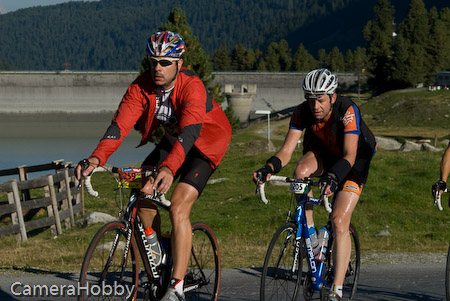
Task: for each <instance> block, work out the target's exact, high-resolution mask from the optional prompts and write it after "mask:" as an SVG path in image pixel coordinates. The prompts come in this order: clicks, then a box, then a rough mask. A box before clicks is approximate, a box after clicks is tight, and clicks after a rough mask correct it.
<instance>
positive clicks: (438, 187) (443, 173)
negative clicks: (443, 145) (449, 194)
mask: <svg viewBox="0 0 450 301" xmlns="http://www.w3.org/2000/svg"><path fill="white" fill-rule="evenodd" d="M449 173H450V142H449V144H448V146H447V149H446V150H445V152H444V155H443V156H442V160H441V170H440V177H439V180H438V181H437V182H436V183H434V184H433V186H431V192H432V194H433V198H434V197H435V194H436V192H439V195H441V194H442V193H443V192H444V189H445V188H447V179H448V175H449ZM448 205H449V207H450V200H449V204H448Z"/></svg>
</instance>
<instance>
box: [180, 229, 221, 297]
mask: <svg viewBox="0 0 450 301" xmlns="http://www.w3.org/2000/svg"><path fill="white" fill-rule="evenodd" d="M220 272H221V267H220V253H219V245H218V243H217V239H216V237H215V236H214V233H213V232H212V230H211V228H209V227H208V226H207V225H206V224H203V223H200V222H197V223H193V224H192V251H191V258H190V259H189V266H188V269H187V273H186V277H185V278H184V292H185V296H186V300H213V301H216V300H217V298H218V296H219V288H220Z"/></svg>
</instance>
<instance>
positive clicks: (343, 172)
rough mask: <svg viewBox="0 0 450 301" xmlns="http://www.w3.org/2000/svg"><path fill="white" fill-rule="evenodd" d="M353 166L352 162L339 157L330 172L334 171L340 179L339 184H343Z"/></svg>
mask: <svg viewBox="0 0 450 301" xmlns="http://www.w3.org/2000/svg"><path fill="white" fill-rule="evenodd" d="M351 169H352V166H351V165H350V162H348V161H347V160H345V159H339V160H338V161H337V162H336V164H334V165H333V167H331V168H330V170H329V172H331V173H334V174H335V175H336V177H337V179H338V182H339V184H342V182H343V181H344V179H345V177H346V176H347V175H348V173H349V172H350V170H351Z"/></svg>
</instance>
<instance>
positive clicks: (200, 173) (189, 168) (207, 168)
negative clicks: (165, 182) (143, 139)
mask: <svg viewBox="0 0 450 301" xmlns="http://www.w3.org/2000/svg"><path fill="white" fill-rule="evenodd" d="M171 149H172V145H171V144H170V142H169V140H167V138H165V137H164V138H163V139H162V140H161V142H160V143H158V144H157V145H156V147H155V149H154V150H153V151H152V152H151V153H150V154H149V155H148V156H147V158H145V160H144V162H143V163H142V166H144V165H146V166H159V165H160V164H161V163H162V162H163V161H164V160H165V159H166V157H167V156H168V155H169V152H170V150H171ZM214 170H215V169H214V167H213V166H212V165H211V162H210V161H209V160H208V159H206V158H205V156H203V155H202V153H201V152H200V151H199V150H198V149H197V148H196V147H195V146H193V147H192V148H191V150H190V151H189V152H188V154H187V155H186V158H185V160H184V163H183V164H182V165H181V167H180V168H179V169H178V171H177V173H176V175H175V178H178V177H179V178H180V180H179V182H183V183H186V184H189V185H191V186H193V187H194V188H195V189H197V191H198V195H199V196H200V194H201V193H202V191H203V189H204V188H205V186H206V183H207V182H208V179H209V177H210V176H211V175H212V174H213V172H214Z"/></svg>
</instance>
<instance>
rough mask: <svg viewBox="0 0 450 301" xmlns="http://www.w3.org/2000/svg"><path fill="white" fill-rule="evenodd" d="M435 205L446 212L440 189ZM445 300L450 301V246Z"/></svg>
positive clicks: (446, 268) (449, 248) (446, 267)
mask: <svg viewBox="0 0 450 301" xmlns="http://www.w3.org/2000/svg"><path fill="white" fill-rule="evenodd" d="M448 192H450V190H449V189H448V188H446V189H444V193H448ZM449 204H450V200H449ZM434 205H435V206H437V207H438V209H439V211H442V210H444V208H443V207H442V195H439V188H438V187H436V194H435V195H434ZM445 298H446V300H447V301H450V245H449V247H448V251H447V263H446V265H445Z"/></svg>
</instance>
